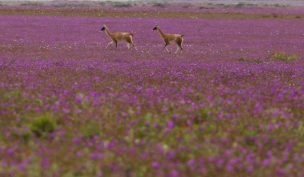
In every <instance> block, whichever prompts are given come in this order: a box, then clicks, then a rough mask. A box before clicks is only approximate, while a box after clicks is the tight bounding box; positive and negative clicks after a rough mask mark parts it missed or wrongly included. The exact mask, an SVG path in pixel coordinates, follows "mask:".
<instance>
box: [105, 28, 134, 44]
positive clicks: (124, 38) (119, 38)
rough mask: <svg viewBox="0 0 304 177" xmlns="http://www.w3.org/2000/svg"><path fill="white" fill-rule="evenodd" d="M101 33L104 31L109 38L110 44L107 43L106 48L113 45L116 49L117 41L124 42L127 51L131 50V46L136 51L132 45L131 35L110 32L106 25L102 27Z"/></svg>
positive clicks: (128, 33)
mask: <svg viewBox="0 0 304 177" xmlns="http://www.w3.org/2000/svg"><path fill="white" fill-rule="evenodd" d="M101 31H104V32H105V33H106V35H107V36H109V37H110V38H111V40H112V41H111V42H109V43H108V45H107V46H106V48H108V47H109V46H111V45H113V44H114V43H115V46H116V48H117V43H118V42H119V41H126V42H127V47H128V49H130V48H131V46H132V47H133V48H134V49H135V50H136V47H135V45H134V43H133V34H132V33H130V32H110V31H109V28H108V27H107V26H106V25H103V26H102V28H101Z"/></svg>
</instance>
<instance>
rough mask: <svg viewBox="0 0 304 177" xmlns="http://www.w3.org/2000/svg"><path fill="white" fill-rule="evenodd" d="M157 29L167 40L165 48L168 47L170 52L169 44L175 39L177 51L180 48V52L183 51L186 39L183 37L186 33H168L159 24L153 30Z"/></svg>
mask: <svg viewBox="0 0 304 177" xmlns="http://www.w3.org/2000/svg"><path fill="white" fill-rule="evenodd" d="M155 30H156V31H158V32H159V34H160V37H161V38H163V39H164V41H165V47H164V49H166V51H167V52H170V51H169V50H168V48H167V46H168V45H169V44H170V42H172V41H174V42H175V43H176V45H177V46H176V51H175V53H177V52H178V50H179V51H180V52H182V50H183V47H182V44H183V41H184V39H183V37H184V35H182V34H168V33H164V32H163V31H162V30H161V29H160V27H159V26H158V25H156V26H155V27H154V28H153V31H155Z"/></svg>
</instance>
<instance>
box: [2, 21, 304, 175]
mask: <svg viewBox="0 0 304 177" xmlns="http://www.w3.org/2000/svg"><path fill="white" fill-rule="evenodd" d="M103 24H107V25H108V26H109V28H110V30H112V31H131V32H132V33H133V34H134V43H135V45H136V47H137V49H138V50H137V51H136V50H128V49H127V47H126V45H125V44H124V43H119V44H118V49H115V48H108V49H105V46H106V44H107V43H108V42H109V39H108V38H107V37H106V35H105V34H104V33H102V32H101V31H100V28H101V26H102V25H103ZM156 24H158V25H160V27H161V28H162V29H163V30H164V31H166V32H170V33H181V34H184V35H185V37H184V38H185V42H184V51H183V53H181V54H179V55H175V54H174V50H175V46H174V45H172V46H170V47H169V48H170V49H171V51H172V53H166V52H165V51H163V50H162V48H163V45H164V44H163V41H162V40H161V39H160V37H159V34H158V33H156V32H153V31H152V28H153V27H154V26H155V25H156ZM0 26H1V28H0V39H1V40H0V73H1V75H0V118H1V119H0V121H1V123H0V176H3V177H10V176H14V177H15V176H18V177H19V176H20V177H25V176H31V177H41V176H43V177H74V176H79V177H91V176H92V177H93V176H98V177H99V176H126V177H128V176H136V177H147V176H151V177H152V176H160V177H188V176H206V177H207V176H208V177H210V176H216V177H228V176H229V177H230V176H237V177H238V176H239V177H244V176H252V177H261V176H267V177H270V176H282V177H286V176H293V177H303V176H304V170H303V166H304V60H302V58H303V57H304V50H303V47H304V31H303V29H304V21H303V20H302V19H248V20H243V19H190V18H140V17H132V18H131V17H126V18H109V17H104V18H98V17H63V16H26V15H1V16H0ZM280 53H283V54H284V55H286V56H294V57H290V58H295V59H294V60H291V59H290V60H289V59H286V60H285V59H284V58H283V59H284V61H282V60H283V59H282V60H281V59H278V58H279V57H274V56H281V55H280ZM274 54H277V55H274ZM283 54H282V55H283Z"/></svg>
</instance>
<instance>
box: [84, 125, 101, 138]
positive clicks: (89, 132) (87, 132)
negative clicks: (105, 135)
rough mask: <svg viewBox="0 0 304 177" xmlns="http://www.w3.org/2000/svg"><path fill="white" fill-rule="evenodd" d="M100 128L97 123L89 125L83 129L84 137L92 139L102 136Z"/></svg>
mask: <svg viewBox="0 0 304 177" xmlns="http://www.w3.org/2000/svg"><path fill="white" fill-rule="evenodd" d="M100 131H101V130H100V126H99V124H97V123H87V124H86V125H85V126H84V127H83V128H82V129H81V132H82V135H83V136H84V137H86V138H92V137H93V136H95V135H100Z"/></svg>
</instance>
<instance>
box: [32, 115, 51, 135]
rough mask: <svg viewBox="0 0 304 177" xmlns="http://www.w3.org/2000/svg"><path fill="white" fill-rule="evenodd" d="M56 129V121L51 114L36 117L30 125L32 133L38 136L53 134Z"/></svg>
mask: <svg viewBox="0 0 304 177" xmlns="http://www.w3.org/2000/svg"><path fill="white" fill-rule="evenodd" d="M55 128H56V121H55V119H54V117H53V116H52V115H51V114H44V115H41V116H38V117H36V118H35V119H34V120H33V122H31V124H30V129H31V131H32V132H33V133H34V134H35V135H36V136H37V137H41V136H45V135H47V134H49V133H52V132H53V131H54V130H55Z"/></svg>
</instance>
